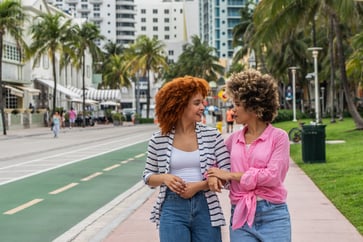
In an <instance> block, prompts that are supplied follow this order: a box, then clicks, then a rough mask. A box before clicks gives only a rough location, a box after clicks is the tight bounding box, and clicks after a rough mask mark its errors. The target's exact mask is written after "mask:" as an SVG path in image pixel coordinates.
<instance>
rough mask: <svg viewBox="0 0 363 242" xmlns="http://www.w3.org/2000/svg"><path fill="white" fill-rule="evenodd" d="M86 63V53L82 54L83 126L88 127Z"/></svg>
mask: <svg viewBox="0 0 363 242" xmlns="http://www.w3.org/2000/svg"><path fill="white" fill-rule="evenodd" d="M85 67H86V63H85V53H83V55H82V96H83V97H82V110H83V111H82V118H83V122H82V126H83V128H84V127H86V115H85V114H86V90H85V89H86V87H85V74H86V70H85Z"/></svg>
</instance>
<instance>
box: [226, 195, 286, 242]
mask: <svg viewBox="0 0 363 242" xmlns="http://www.w3.org/2000/svg"><path fill="white" fill-rule="evenodd" d="M234 208H235V206H234V205H232V210H231V212H232V213H231V214H232V216H231V222H232V218H233V211H234ZM230 225H231V224H230ZM229 235H230V239H231V242H291V222H290V213H289V211H288V208H287V205H286V203H281V204H273V203H270V202H268V201H266V200H262V201H257V206H256V215H255V220H254V222H253V225H252V228H250V227H249V226H248V224H247V223H246V224H244V225H243V226H242V227H241V228H238V229H236V230H233V229H232V227H231V226H230V227H229Z"/></svg>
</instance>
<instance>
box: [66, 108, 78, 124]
mask: <svg viewBox="0 0 363 242" xmlns="http://www.w3.org/2000/svg"><path fill="white" fill-rule="evenodd" d="M68 118H69V128H70V129H71V128H73V127H74V123H75V122H76V118H77V112H76V110H74V108H73V107H71V109H70V110H69V111H68Z"/></svg>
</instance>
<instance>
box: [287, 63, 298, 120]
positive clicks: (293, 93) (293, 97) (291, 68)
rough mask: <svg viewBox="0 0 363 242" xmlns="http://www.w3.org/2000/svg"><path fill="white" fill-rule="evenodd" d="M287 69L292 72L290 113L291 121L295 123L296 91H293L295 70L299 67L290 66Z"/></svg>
mask: <svg viewBox="0 0 363 242" xmlns="http://www.w3.org/2000/svg"><path fill="white" fill-rule="evenodd" d="M289 69H290V70H291V72H292V112H293V119H292V121H294V122H296V121H297V120H296V96H295V94H296V89H295V77H296V70H297V69H299V67H296V66H292V67H289Z"/></svg>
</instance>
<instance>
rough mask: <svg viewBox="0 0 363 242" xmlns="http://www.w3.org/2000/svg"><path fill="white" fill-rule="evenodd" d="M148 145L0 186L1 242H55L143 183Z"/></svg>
mask: <svg viewBox="0 0 363 242" xmlns="http://www.w3.org/2000/svg"><path fill="white" fill-rule="evenodd" d="M146 147H147V142H143V143H139V144H135V145H131V146H129V147H125V148H122V149H120V150H116V151H113V152H110V153H106V154H102V155H100V156H96V157H92V158H89V159H85V160H82V161H79V162H77V163H73V164H69V165H66V166H63V167H60V168H57V169H54V170H51V171H48V172H45V173H41V174H38V175H35V176H32V177H29V178H26V179H23V180H19V181H16V182H12V183H9V184H5V185H2V186H0V194H1V195H0V212H1V213H0V241H7V242H12V241H14V242H15V241H16V242H19V241H27V242H33V241H34V242H35V241H36V242H42V241H52V240H54V239H55V238H57V237H58V236H60V235H62V234H63V233H65V232H66V231H68V230H69V229H70V228H72V227H73V226H74V225H75V224H77V223H79V222H80V221H82V220H83V219H85V218H86V217H87V216H89V215H90V214H92V213H93V212H94V211H96V210H97V209H99V208H101V207H103V206H104V205H106V204H107V203H109V202H110V201H111V200H112V199H114V198H115V197H117V196H119V195H120V194H122V193H124V192H125V191H127V190H128V189H129V188H131V187H132V186H133V185H135V184H136V183H137V182H139V181H140V180H141V175H142V171H143V169H144V164H145V159H146Z"/></svg>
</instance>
